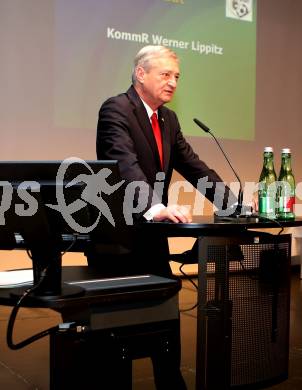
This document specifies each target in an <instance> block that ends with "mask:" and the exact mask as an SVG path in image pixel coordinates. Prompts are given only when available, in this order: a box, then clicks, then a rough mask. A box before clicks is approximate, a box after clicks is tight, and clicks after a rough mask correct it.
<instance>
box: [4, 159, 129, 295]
mask: <svg viewBox="0 0 302 390" xmlns="http://www.w3.org/2000/svg"><path fill="white" fill-rule="evenodd" d="M122 190H123V181H122V180H121V178H120V175H119V169H118V162H117V161H115V160H114V161H109V160H92V161H84V160H81V159H78V158H68V159H66V160H63V161H2V162H0V194H1V204H0V227H2V230H3V231H4V229H5V233H6V235H5V237H7V240H8V241H9V242H7V243H5V242H4V241H5V240H1V241H0V245H1V246H2V248H3V249H5V247H12V246H13V244H12V235H14V236H15V237H16V236H20V237H21V238H22V240H23V247H25V248H26V249H28V250H29V253H30V256H31V258H32V262H33V271H34V284H36V283H39V281H40V280H41V276H42V275H43V278H44V281H43V283H42V284H41V286H40V288H39V289H38V291H37V294H38V295H39V296H44V297H45V298H46V299H50V298H51V297H53V296H54V297H56V296H60V295H61V294H62V283H61V252H62V251H63V252H64V251H66V250H72V246H73V245H76V244H77V239H78V238H79V236H82V237H83V235H84V236H87V237H86V240H85V245H94V243H98V244H99V243H101V242H106V244H107V245H108V243H111V244H112V245H113V246H114V242H115V239H116V237H117V235H118V231H119V229H122V225H123V213H122V207H123V191H122ZM82 242H83V240H82Z"/></svg>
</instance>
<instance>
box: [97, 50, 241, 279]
mask: <svg viewBox="0 0 302 390" xmlns="http://www.w3.org/2000/svg"><path fill="white" fill-rule="evenodd" d="M179 76H180V71H179V61H178V58H177V56H176V54H175V53H174V52H173V51H171V50H170V49H169V48H167V47H163V46H146V47H144V48H143V49H141V50H140V51H139V52H138V54H137V55H136V57H135V60H134V69H133V74H132V86H131V87H130V88H129V89H128V91H127V92H126V93H122V94H120V95H118V96H115V97H112V98H110V99H108V100H107V101H105V103H104V104H103V105H102V107H101V109H100V112H99V121H98V127H97V157H98V159H113V160H118V162H119V168H120V172H121V176H122V178H123V179H125V181H126V183H127V184H129V183H133V182H135V183H140V184H144V185H140V186H139V187H140V191H137V193H136V197H135V198H134V202H136V204H141V205H144V207H143V209H141V208H138V209H139V210H140V212H135V213H134V214H133V218H134V225H135V221H136V220H139V219H147V220H150V219H153V220H154V221H162V220H170V221H172V222H175V223H177V222H190V221H191V219H192V218H191V214H190V211H189V210H188V209H187V208H186V207H184V206H181V205H169V206H167V202H168V187H169V184H170V181H171V176H172V172H173V170H174V169H175V170H176V171H178V172H179V173H180V174H181V175H182V176H184V178H186V179H187V180H188V181H189V182H190V183H191V184H193V186H195V187H198V189H200V186H199V185H198V183H199V180H202V179H205V178H207V182H208V184H209V183H211V184H210V185H208V186H207V188H206V189H204V194H205V196H206V197H207V198H208V199H209V200H210V201H212V202H213V201H214V202H215V203H216V204H217V206H218V207H222V205H224V207H225V206H226V204H227V202H228V197H229V194H230V192H229V189H228V188H227V187H226V191H225V192H224V189H225V187H224V186H223V192H222V193H221V187H219V186H218V187H219V188H220V193H219V190H218V189H217V186H216V184H217V183H220V184H222V179H221V178H220V177H219V176H218V174H217V173H216V172H215V171H214V170H212V169H210V168H209V167H208V166H207V165H206V164H205V163H204V162H203V161H201V160H200V159H199V157H198V156H197V154H195V153H194V151H193V149H192V147H191V146H190V145H189V144H188V143H187V141H186V140H185V138H184V136H183V134H182V132H181V128H180V124H179V122H178V119H177V116H176V114H175V113H174V112H173V111H172V110H170V109H168V108H167V107H165V106H164V104H165V103H167V102H169V101H170V100H171V99H172V97H173V95H174V92H175V90H176V87H177V82H178V79H179ZM154 113H155V114H156V116H157V118H158V123H159V127H160V134H159V140H158V136H156V135H155V134H154V130H153V129H152V120H151V118H152V115H153V114H154ZM158 143H159V144H158ZM160 172H163V173H160ZM162 178H164V181H163V183H162V185H163V188H162V186H161V185H158V186H157V187H158V188H160V190H158V189H157V188H156V183H157V184H158V183H160V180H161V179H162ZM215 190H216V194H215ZM161 191H162V192H161ZM231 197H232V200H231V202H232V203H234V202H236V198H235V197H234V195H233V194H231ZM229 203H230V201H229ZM132 207H133V205H132V204H131V205H130V204H129V208H132ZM134 209H135V207H134ZM134 230H135V229H134ZM134 237H135V238H134V239H133V242H132V243H131V244H129V247H130V252H131V256H130V257H131V260H130V257H129V261H124V260H123V261H119V260H118V259H116V260H115V262H118V264H119V265H118V266H116V267H115V272H119V271H120V272H121V273H123V274H125V273H138V272H151V273H156V274H161V275H165V276H167V275H170V267H169V264H168V245H167V240H166V239H164V238H163V237H160V236H158V237H152V242H148V237H141V236H140V232H139V231H137V232H135V234H134ZM130 241H131V240H130ZM96 261H97V260H96ZM92 262H93V260H92V259H90V264H91V263H92ZM125 264H127V266H126V267H125Z"/></svg>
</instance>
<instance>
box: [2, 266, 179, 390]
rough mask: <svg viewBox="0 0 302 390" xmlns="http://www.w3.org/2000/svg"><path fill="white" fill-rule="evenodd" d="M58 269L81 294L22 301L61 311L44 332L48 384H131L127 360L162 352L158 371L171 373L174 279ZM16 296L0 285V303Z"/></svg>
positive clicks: (57, 388) (175, 333) (175, 330)
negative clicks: (55, 323)
mask: <svg viewBox="0 0 302 390" xmlns="http://www.w3.org/2000/svg"><path fill="white" fill-rule="evenodd" d="M62 272H63V281H65V282H66V283H67V284H72V285H77V286H81V288H82V289H83V291H84V293H83V294H82V295H79V296H71V297H69V298H67V297H66V296H65V297H64V298H62V297H57V298H53V299H47V298H45V299H43V298H42V299H41V298H38V297H36V298H35V297H33V299H29V300H28V301H26V300H25V301H24V305H23V306H25V307H44V308H51V309H53V310H55V311H57V312H59V313H61V315H62V319H63V323H62V324H59V325H58V327H54V328H53V329H52V331H51V332H49V333H48V335H49V336H50V337H49V356H50V367H49V378H50V383H49V389H50V390H65V389H74V390H82V389H85V388H87V389H94V388H95V389H97V388H100V387H101V388H105V389H112V390H113V389H125V390H131V389H132V360H133V359H138V358H143V357H150V356H152V357H154V356H157V355H158V356H161V357H162V359H163V358H164V360H163V370H164V374H167V376H169V375H172V374H173V372H174V370H175V367H174V365H173V364H174V361H175V356H179V351H178V350H176V349H177V348H178V347H179V346H178V344H177V343H176V342H175V340H178V337H179V307H178V291H179V290H180V288H181V282H180V280H178V279H172V278H171V279H170V278H164V277H159V276H156V275H137V276H129V277H116V278H110V279H109V278H107V279H102V278H98V274H97V270H90V269H89V268H88V267H87V266H74V267H73V266H71V267H63V269H62ZM27 287H29V286H27ZM17 299H18V290H17V289H14V288H7V289H6V288H5V289H4V288H1V289H0V304H2V305H9V306H13V305H14V304H15V303H16V301H17ZM45 333H46V332H45ZM45 335H47V334H45ZM34 341H35V340H34ZM171 362H172V363H171ZM177 367H178V366H177Z"/></svg>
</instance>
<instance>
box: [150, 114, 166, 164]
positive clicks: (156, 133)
mask: <svg viewBox="0 0 302 390" xmlns="http://www.w3.org/2000/svg"><path fill="white" fill-rule="evenodd" d="M151 122H152V128H153V133H154V137H155V140H156V144H157V149H158V153H159V158H160V164H161V167H162V168H163V166H164V164H163V143H162V138H161V131H160V127H159V124H158V120H157V114H156V112H153V114H152V116H151Z"/></svg>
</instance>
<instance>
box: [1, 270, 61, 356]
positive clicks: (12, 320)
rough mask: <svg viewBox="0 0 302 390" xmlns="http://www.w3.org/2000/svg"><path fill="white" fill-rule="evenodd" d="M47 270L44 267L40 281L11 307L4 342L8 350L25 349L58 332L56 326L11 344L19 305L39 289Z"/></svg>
mask: <svg viewBox="0 0 302 390" xmlns="http://www.w3.org/2000/svg"><path fill="white" fill-rule="evenodd" d="M47 270H48V267H46V268H45V269H44V270H43V271H42V273H41V278H40V280H39V281H38V283H37V284H36V285H35V286H33V287H30V288H28V289H27V290H25V291H24V293H23V295H22V296H21V297H20V298H19V300H18V301H17V303H16V305H15V306H14V307H13V310H12V312H11V314H10V317H9V320H8V325H7V332H6V342H7V345H8V347H9V348H10V349H13V350H16V349H21V348H23V347H25V346H26V345H28V344H31V343H32V342H34V341H36V340H39V339H41V338H42V337H45V336H48V335H50V334H51V333H53V332H55V331H57V330H58V326H54V327H52V328H49V329H47V330H44V331H42V332H40V333H37V334H35V335H33V336H31V337H29V338H28V339H25V340H23V341H21V342H19V343H17V344H15V343H14V342H13V329H14V324H15V320H16V317H17V313H18V311H19V309H20V307H21V303H22V302H23V301H24V299H25V298H26V297H27V296H28V295H29V294H31V293H32V292H33V291H35V290H37V288H38V287H40V285H41V283H42V282H43V280H44V279H45V276H46V273H47Z"/></svg>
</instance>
